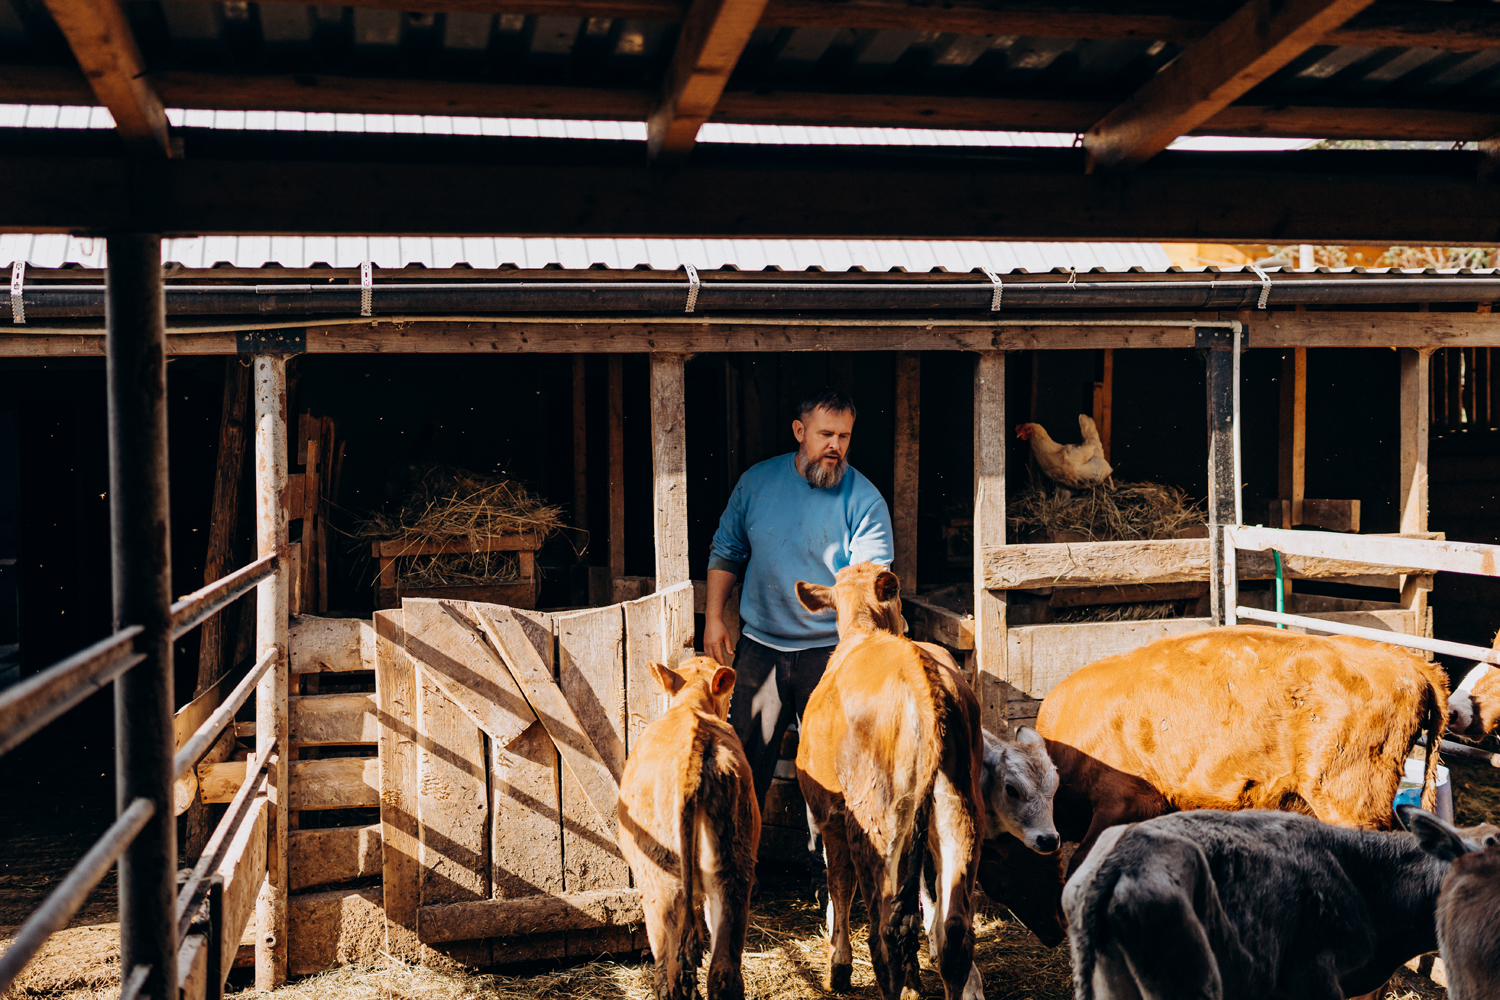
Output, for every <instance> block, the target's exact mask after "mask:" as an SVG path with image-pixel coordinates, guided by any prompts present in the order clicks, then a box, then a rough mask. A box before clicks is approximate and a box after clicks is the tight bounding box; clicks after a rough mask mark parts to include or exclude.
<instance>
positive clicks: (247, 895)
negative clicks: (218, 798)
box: [215, 796, 271, 982]
mask: <svg viewBox="0 0 1500 1000" xmlns="http://www.w3.org/2000/svg"><path fill="white" fill-rule="evenodd" d="M270 822H271V803H270V800H269V799H267V798H266V797H265V796H256V798H255V799H254V800H253V801H252V802H251V804H250V812H249V813H248V814H247V815H246V816H245V818H244V819H243V820H242V821H241V822H240V825H239V828H238V829H237V830H236V831H235V835H234V837H233V838H232V839H231V840H230V841H229V846H228V848H227V850H226V851H225V852H224V860H223V861H221V862H219V866H218V868H217V869H215V870H216V871H217V872H218V874H220V875H222V876H223V877H224V909H223V914H224V927H223V937H222V938H221V939H220V940H221V941H223V946H222V947H221V948H220V951H219V954H220V955H222V956H223V967H222V968H221V969H220V970H219V980H220V982H222V981H223V979H224V977H225V976H228V975H229V970H230V969H231V968H232V967H233V966H234V953H235V950H236V949H237V948H238V947H239V943H240V939H241V938H242V937H243V936H244V934H245V929H246V928H247V927H249V926H250V921H251V918H253V917H254V916H255V901H256V896H257V895H258V894H259V893H260V889H261V883H262V881H264V878H265V874H266V845H267V841H266V832H267V830H268V829H269V827H270Z"/></svg>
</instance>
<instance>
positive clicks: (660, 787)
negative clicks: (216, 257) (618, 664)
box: [618, 656, 760, 1000]
mask: <svg viewBox="0 0 1500 1000" xmlns="http://www.w3.org/2000/svg"><path fill="white" fill-rule="evenodd" d="M651 676H652V677H654V678H655V679H656V682H657V683H658V684H660V685H661V686H662V690H664V691H665V692H666V693H667V696H668V697H669V698H670V699H671V704H670V705H669V706H668V708H667V711H666V712H665V713H664V714H663V715H662V717H661V718H659V719H657V720H656V721H655V722H653V723H651V725H649V726H647V727H646V728H645V730H644V731H643V732H642V733H641V736H640V739H639V740H637V742H636V745H635V747H634V748H633V749H632V750H631V752H630V758H629V759H628V760H626V762H625V774H624V776H623V777H622V778H621V780H620V799H619V805H618V813H619V818H620V837H619V839H620V849H621V851H623V852H624V854H625V860H626V861H627V862H629V864H630V870H631V871H632V872H633V873H634V874H635V883H636V885H637V886H639V887H640V890H641V906H642V908H643V909H644V910H645V914H646V934H647V936H648V937H649V938H650V940H651V954H652V957H654V958H655V959H656V977H655V980H654V982H653V988H654V990H655V993H656V996H657V998H658V1000H689V998H691V997H695V996H696V995H697V986H698V963H699V961H700V959H701V957H702V953H703V946H702V943H701V942H700V940H699V927H700V921H699V919H698V912H697V907H698V903H699V902H700V901H701V903H702V906H703V912H704V915H705V917H706V918H707V921H708V932H709V938H710V950H711V955H710V958H709V965H708V995H709V998H710V1000H718V998H722V1000H743V997H744V995H745V979H744V976H743V975H742V974H741V971H740V954H741V953H742V952H743V951H744V949H745V928H746V925H747V924H748V923H749V920H750V885H751V882H752V881H753V879H754V875H755V852H756V850H757V849H758V848H759V846H760V806H759V804H758V803H757V802H756V800H755V786H754V782H753V780H752V778H751V776H750V763H749V761H747V760H746V759H745V751H744V748H742V747H741V746H740V741H739V737H737V736H736V735H735V734H734V729H733V728H731V727H730V725H729V724H728V723H727V722H725V721H724V719H725V717H726V716H727V715H728V714H729V698H730V695H731V694H733V692H734V671H733V670H732V669H730V668H729V667H721V666H719V664H718V663H716V662H715V661H714V660H713V659H711V658H709V657H707V656H695V657H693V658H692V659H691V660H688V661H687V662H686V663H684V664H682V665H681V666H679V667H678V668H677V669H676V670H673V669H672V668H671V667H668V666H665V665H663V664H660V663H653V664H651Z"/></svg>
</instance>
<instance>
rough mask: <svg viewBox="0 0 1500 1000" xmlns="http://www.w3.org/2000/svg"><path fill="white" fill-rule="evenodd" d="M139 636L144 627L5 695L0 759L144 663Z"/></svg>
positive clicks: (1, 696)
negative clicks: (138, 647) (90, 696)
mask: <svg viewBox="0 0 1500 1000" xmlns="http://www.w3.org/2000/svg"><path fill="white" fill-rule="evenodd" d="M140 634H141V627H140V626H139V625H132V626H130V627H129V628H123V629H121V630H120V631H118V632H116V633H115V634H114V635H112V636H110V637H109V638H107V639H100V640H99V641H98V642H96V643H94V644H93V645H92V646H89V647H88V648H86V649H81V650H79V651H78V652H76V653H74V654H73V655H72V656H70V657H68V658H67V659H65V660H60V661H58V662H57V663H55V664H53V665H52V666H50V667H48V668H47V669H46V670H43V671H42V672H41V673H39V674H35V675H33V676H31V677H28V678H26V679H25V680H24V681H21V682H19V683H17V684H14V685H12V686H11V687H10V688H9V689H8V690H6V691H4V692H0V756H4V755H5V754H7V753H9V752H10V751H11V750H14V749H15V748H16V747H17V746H19V745H20V744H22V743H24V742H25V741H26V740H27V739H28V738H29V737H30V736H31V735H32V734H34V733H35V732H37V730H39V729H42V728H43V727H44V726H46V725H47V724H48V723H50V722H52V721H53V720H55V719H56V718H57V717H58V716H60V715H62V714H63V713H64V712H66V711H68V709H70V708H72V707H73V706H75V705H77V704H78V703H79V702H81V701H83V699H85V698H87V697H88V696H89V695H91V694H93V693H94V692H95V691H98V690H99V689H100V688H102V687H104V685H106V684H108V683H109V682H110V681H113V680H114V679H115V678H116V677H119V676H120V675H121V674H123V673H124V672H125V671H127V670H129V669H130V668H131V667H133V666H135V665H136V664H137V663H140V662H141V661H142V660H144V659H145V656H144V654H142V653H138V652H136V651H135V640H136V637H137V636H139V635H140Z"/></svg>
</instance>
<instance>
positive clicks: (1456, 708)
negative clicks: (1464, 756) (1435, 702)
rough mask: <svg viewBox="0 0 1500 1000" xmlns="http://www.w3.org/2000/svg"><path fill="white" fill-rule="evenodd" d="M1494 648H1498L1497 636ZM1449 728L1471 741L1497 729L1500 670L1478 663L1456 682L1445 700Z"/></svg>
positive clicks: (1499, 725) (1499, 726)
mask: <svg viewBox="0 0 1500 1000" xmlns="http://www.w3.org/2000/svg"><path fill="white" fill-rule="evenodd" d="M1493 645H1494V648H1496V649H1500V635H1496V636H1495V642H1494V643H1493ZM1448 729H1449V730H1450V731H1452V732H1454V733H1456V734H1458V735H1459V736H1467V737H1469V738H1470V739H1477V738H1479V737H1481V736H1488V735H1490V734H1491V733H1493V732H1495V730H1497V729H1500V670H1497V669H1495V668H1494V667H1492V666H1490V665H1489V664H1487V663H1481V664H1478V665H1477V666H1475V667H1474V669H1473V670H1470V671H1469V672H1468V674H1466V675H1465V676H1464V679H1463V680H1461V681H1459V682H1458V687H1457V688H1455V689H1454V691H1453V694H1452V695H1450V696H1449V697H1448Z"/></svg>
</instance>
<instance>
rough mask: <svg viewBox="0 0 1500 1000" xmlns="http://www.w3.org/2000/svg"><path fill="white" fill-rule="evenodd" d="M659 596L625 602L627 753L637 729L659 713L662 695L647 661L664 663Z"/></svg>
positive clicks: (663, 705) (639, 733)
mask: <svg viewBox="0 0 1500 1000" xmlns="http://www.w3.org/2000/svg"><path fill="white" fill-rule="evenodd" d="M662 606H663V601H662V597H661V595H659V594H650V595H648V596H646V597H642V598H640V599H639V600H635V601H627V602H625V603H624V604H623V605H621V607H622V608H623V609H624V612H625V706H626V710H627V713H628V716H629V719H628V723H627V725H626V734H625V747H626V750H627V752H628V751H629V750H630V748H632V747H634V746H635V744H636V740H638V739H639V738H640V735H641V731H642V730H644V729H645V728H646V727H647V726H648V725H650V724H651V723H652V722H655V721H656V719H657V718H659V717H660V716H661V713H662V712H663V711H665V709H666V698H665V697H664V696H663V694H662V690H661V688H660V687H659V686H658V685H657V683H656V681H655V680H654V679H653V678H652V676H651V670H650V664H651V663H652V662H653V661H655V662H658V663H661V662H665V661H664V660H663V657H664V655H665V653H664V651H663V645H664V638H663V634H664V629H663V624H664V623H663V620H662V618H663V616H662Z"/></svg>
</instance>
